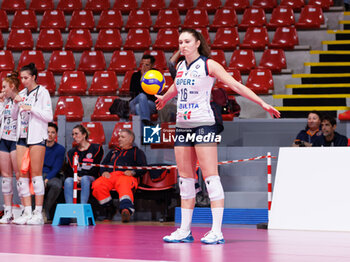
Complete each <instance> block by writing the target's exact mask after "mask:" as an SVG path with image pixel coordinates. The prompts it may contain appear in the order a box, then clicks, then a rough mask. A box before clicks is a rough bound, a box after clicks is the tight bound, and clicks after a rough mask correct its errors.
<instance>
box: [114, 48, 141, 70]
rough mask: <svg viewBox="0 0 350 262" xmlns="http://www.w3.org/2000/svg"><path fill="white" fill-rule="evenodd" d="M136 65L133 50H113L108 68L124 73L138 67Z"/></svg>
mask: <svg viewBox="0 0 350 262" xmlns="http://www.w3.org/2000/svg"><path fill="white" fill-rule="evenodd" d="M136 67H137V65H136V59H135V55H134V52H133V51H132V50H125V51H120V50H117V51H114V52H113V55H112V58H111V63H110V64H109V66H108V70H109V71H115V72H116V73H117V74H123V73H125V72H127V71H130V70H134V69H136Z"/></svg>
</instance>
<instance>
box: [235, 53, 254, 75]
mask: <svg viewBox="0 0 350 262" xmlns="http://www.w3.org/2000/svg"><path fill="white" fill-rule="evenodd" d="M228 67H229V68H230V69H238V70H239V71H240V72H241V73H242V74H248V73H249V71H250V70H251V69H253V68H255V67H256V59H255V54H254V51H253V50H252V49H245V50H235V51H233V54H232V57H231V60H230V64H229V66H228Z"/></svg>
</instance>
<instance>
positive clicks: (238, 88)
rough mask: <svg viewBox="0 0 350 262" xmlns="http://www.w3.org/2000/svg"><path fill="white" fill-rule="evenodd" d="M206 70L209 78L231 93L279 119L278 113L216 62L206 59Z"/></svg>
mask: <svg viewBox="0 0 350 262" xmlns="http://www.w3.org/2000/svg"><path fill="white" fill-rule="evenodd" d="M208 70H209V74H210V75H211V76H214V77H216V78H217V79H218V80H220V81H221V82H223V83H224V84H226V85H228V86H229V87H230V88H231V89H232V90H233V91H235V92H236V93H238V94H240V95H241V96H244V97H245V98H248V99H249V100H251V101H253V102H254V103H256V104H258V105H260V106H261V107H262V108H263V109H264V110H265V111H267V112H269V114H270V115H271V117H273V116H275V117H277V118H278V117H280V112H279V111H278V110H277V109H275V108H274V107H273V106H271V105H269V104H267V103H266V102H265V101H264V100H262V99H261V98H260V97H259V96H257V95H256V94H255V93H254V92H253V91H252V90H250V89H249V88H248V87H246V86H245V85H242V84H241V83H240V82H238V81H236V80H235V79H234V78H233V77H232V76H231V75H230V74H229V73H227V72H226V70H225V69H224V68H223V67H222V65H220V64H219V63H218V62H216V61H214V60H212V59H208Z"/></svg>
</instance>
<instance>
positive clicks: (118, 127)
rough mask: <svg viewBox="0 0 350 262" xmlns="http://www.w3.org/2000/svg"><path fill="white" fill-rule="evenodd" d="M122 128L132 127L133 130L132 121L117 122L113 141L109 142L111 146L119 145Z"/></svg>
mask: <svg viewBox="0 0 350 262" xmlns="http://www.w3.org/2000/svg"><path fill="white" fill-rule="evenodd" d="M121 129H130V130H132V122H118V123H116V124H115V126H114V129H113V133H112V137H111V141H109V143H108V147H109V148H116V147H118V146H119V141H118V140H119V132H120V130H121Z"/></svg>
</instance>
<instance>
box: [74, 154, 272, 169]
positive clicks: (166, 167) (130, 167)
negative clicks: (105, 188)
mask: <svg viewBox="0 0 350 262" xmlns="http://www.w3.org/2000/svg"><path fill="white" fill-rule="evenodd" d="M267 157H268V156H257V157H252V158H246V159H240V160H230V161H220V162H218V164H219V165H226V164H232V163H240V162H246V161H253V160H259V159H264V158H267ZM270 157H271V158H276V157H274V156H271V154H270ZM79 165H84V166H97V167H104V168H114V169H136V170H157V169H172V168H176V167H177V165H170V166H112V165H101V164H91V163H83V164H81V163H79Z"/></svg>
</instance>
